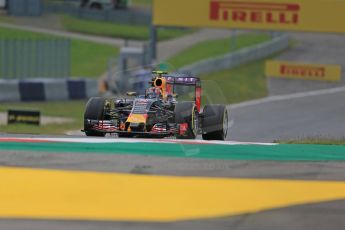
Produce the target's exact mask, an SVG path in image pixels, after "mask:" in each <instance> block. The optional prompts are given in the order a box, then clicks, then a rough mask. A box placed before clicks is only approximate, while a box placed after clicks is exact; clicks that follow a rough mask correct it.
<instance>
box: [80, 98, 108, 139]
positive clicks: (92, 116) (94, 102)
mask: <svg viewBox="0 0 345 230" xmlns="http://www.w3.org/2000/svg"><path fill="white" fill-rule="evenodd" d="M106 106H107V99H105V98H101V97H93V98H90V100H89V101H88V102H87V104H86V109H85V113H84V131H85V135H86V136H92V137H104V136H105V133H103V132H98V131H95V130H92V129H91V127H90V124H89V122H88V121H89V120H104V111H105V107H106Z"/></svg>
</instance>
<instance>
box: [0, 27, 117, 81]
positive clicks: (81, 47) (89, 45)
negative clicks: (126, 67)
mask: <svg viewBox="0 0 345 230" xmlns="http://www.w3.org/2000/svg"><path fill="white" fill-rule="evenodd" d="M51 38H59V37H56V36H50V35H46V34H41V33H33V32H27V31H22V30H17V29H7V28H1V27H0V39H51ZM71 41H72V43H71V74H72V76H79V77H98V76H99V75H101V74H102V73H104V72H105V71H106V68H107V61H108V59H109V58H110V57H114V56H117V55H118V52H119V50H118V48H117V47H113V46H110V45H103V44H98V43H93V42H87V41H81V40H76V39H72V40H71Z"/></svg>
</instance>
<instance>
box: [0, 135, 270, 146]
mask: <svg viewBox="0 0 345 230" xmlns="http://www.w3.org/2000/svg"><path fill="white" fill-rule="evenodd" d="M9 139H10V140H13V141H19V142H20V141H23V142H24V141H33V142H39V141H45V142H50V141H51V142H65V143H92V144H101V143H165V144H216V145H277V144H275V143H256V142H237V141H203V140H175V139H136V138H131V139H126V138H114V139H109V138H104V139H102V138H83V137H81V138H32V137H29V138H11V137H8V138H6V137H1V138H0V141H5V140H9Z"/></svg>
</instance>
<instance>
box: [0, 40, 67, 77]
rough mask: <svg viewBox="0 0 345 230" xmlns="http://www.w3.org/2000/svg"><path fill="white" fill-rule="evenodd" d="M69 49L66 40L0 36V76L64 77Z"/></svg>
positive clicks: (65, 75)
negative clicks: (23, 38) (1, 37)
mask: <svg viewBox="0 0 345 230" xmlns="http://www.w3.org/2000/svg"><path fill="white" fill-rule="evenodd" d="M70 50H71V42H70V40H68V39H45V40H28V39H25V40H22V39H21V40H8V39H0V78H2V79H27V78H68V77H69V76H70V62H71V61H70V56H71V54H70V53H71V51H70Z"/></svg>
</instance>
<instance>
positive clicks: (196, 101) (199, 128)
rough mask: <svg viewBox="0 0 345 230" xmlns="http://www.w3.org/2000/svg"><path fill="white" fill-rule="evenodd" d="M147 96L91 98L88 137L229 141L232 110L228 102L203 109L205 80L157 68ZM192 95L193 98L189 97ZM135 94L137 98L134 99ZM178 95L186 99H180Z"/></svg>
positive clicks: (86, 126)
mask: <svg viewBox="0 0 345 230" xmlns="http://www.w3.org/2000/svg"><path fill="white" fill-rule="evenodd" d="M149 84H150V85H151V87H149V88H148V89H146V92H145V95H141V96H137V95H136V93H135V92H132V93H127V95H128V96H132V98H124V99H115V98H99V97H96V98H91V99H90V100H89V101H88V102H87V105H86V109H85V113H84V130H83V131H84V132H85V134H86V135H87V136H101V137H103V136H105V135H106V134H107V133H116V134H118V136H119V137H156V138H164V137H171V136H172V137H176V138H177V139H195V138H196V136H197V135H198V134H202V138H203V139H204V140H225V138H226V136H227V133H228V111H227V109H226V107H225V106H224V105H206V106H205V107H204V108H203V111H202V112H201V81H200V79H199V78H197V77H194V76H191V75H189V74H168V73H167V72H163V71H153V72H152V81H151V82H149ZM188 95H189V96H190V98H188ZM133 97H134V98H133ZM177 98H183V100H182V99H181V101H177Z"/></svg>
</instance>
